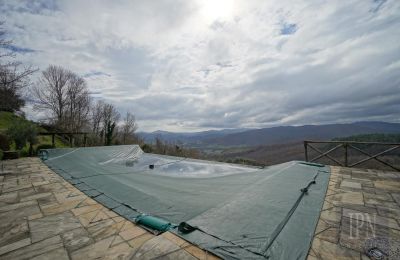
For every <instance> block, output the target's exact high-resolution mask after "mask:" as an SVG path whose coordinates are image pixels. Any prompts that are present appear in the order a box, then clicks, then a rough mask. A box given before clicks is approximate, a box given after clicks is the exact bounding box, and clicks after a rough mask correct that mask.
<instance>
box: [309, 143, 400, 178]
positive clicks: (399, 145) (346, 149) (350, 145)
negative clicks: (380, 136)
mask: <svg viewBox="0 0 400 260" xmlns="http://www.w3.org/2000/svg"><path fill="white" fill-rule="evenodd" d="M315 144H334V145H335V146H334V147H333V148H330V149H329V150H327V151H321V149H319V148H317V147H315ZM355 145H379V146H383V145H384V146H391V147H390V148H388V149H386V150H384V151H382V152H378V153H375V154H370V153H369V152H366V151H364V150H362V149H361V148H359V147H356V146H355ZM341 147H343V148H344V155H343V159H344V163H342V162H341V161H339V160H338V159H337V158H334V157H332V156H331V155H330V154H332V152H334V151H336V150H338V149H339V148H341ZM309 148H310V150H313V151H314V152H316V153H317V154H318V155H317V156H316V157H314V158H312V159H309ZM398 148H400V143H380V142H353V141H304V153H305V159H306V161H307V162H315V161H317V160H318V159H321V158H323V157H326V158H328V159H330V160H331V161H333V162H335V163H336V164H338V165H339V166H343V167H354V166H357V165H360V164H362V163H365V162H367V161H370V160H376V161H378V162H380V163H382V164H384V165H386V166H388V167H390V168H392V169H394V170H396V171H400V168H398V167H396V166H394V165H392V164H390V163H388V162H385V161H383V160H381V159H380V158H378V157H380V156H383V155H385V154H387V153H389V152H391V151H394V150H396V149H398ZM350 149H354V150H356V151H358V152H359V153H361V154H362V155H364V156H367V158H364V159H362V160H359V161H357V162H355V163H349V150H350Z"/></svg>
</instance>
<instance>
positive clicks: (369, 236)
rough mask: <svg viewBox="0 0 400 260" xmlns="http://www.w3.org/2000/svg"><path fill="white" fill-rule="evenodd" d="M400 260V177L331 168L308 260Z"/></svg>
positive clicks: (364, 170) (399, 174) (390, 174)
mask: <svg viewBox="0 0 400 260" xmlns="http://www.w3.org/2000/svg"><path fill="white" fill-rule="evenodd" d="M374 247H377V248H378V249H379V250H380V251H381V253H383V255H382V257H383V258H382V259H400V173H399V172H384V171H377V170H370V169H353V168H343V167H333V166H332V167H331V177H330V182H329V187H328V191H327V194H326V197H325V202H324V205H323V210H322V212H321V214H320V219H319V222H318V225H317V228H316V231H315V234H314V240H313V243H312V246H311V249H310V251H309V256H308V259H370V258H369V257H368V256H366V254H365V252H366V251H368V250H369V249H370V248H374Z"/></svg>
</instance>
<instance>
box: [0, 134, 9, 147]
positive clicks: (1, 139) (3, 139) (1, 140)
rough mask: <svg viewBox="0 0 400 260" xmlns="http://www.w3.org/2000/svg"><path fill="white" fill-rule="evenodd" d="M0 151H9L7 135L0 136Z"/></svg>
mask: <svg viewBox="0 0 400 260" xmlns="http://www.w3.org/2000/svg"><path fill="white" fill-rule="evenodd" d="M0 149H1V150H3V151H8V150H10V139H9V138H8V136H7V135H4V134H0Z"/></svg>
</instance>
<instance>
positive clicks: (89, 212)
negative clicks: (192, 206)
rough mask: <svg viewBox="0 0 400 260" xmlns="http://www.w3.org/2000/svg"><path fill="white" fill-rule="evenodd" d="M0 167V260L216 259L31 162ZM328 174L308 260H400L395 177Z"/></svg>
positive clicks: (399, 178) (399, 181)
mask: <svg viewBox="0 0 400 260" xmlns="http://www.w3.org/2000/svg"><path fill="white" fill-rule="evenodd" d="M3 164H4V169H2V171H0V174H1V175H0V220H1V221H0V259H85V260H89V259H115V258H118V259H188V260H190V259H217V258H216V257H215V256H213V255H212V254H210V253H208V252H206V251H203V250H201V249H199V248H197V247H195V246H193V245H191V244H189V243H187V242H186V241H184V240H182V239H180V238H179V237H177V236H175V235H174V234H172V233H170V232H166V233H164V234H162V235H159V236H154V235H153V234H151V233H149V232H147V231H146V230H144V229H142V228H141V227H139V226H136V225H135V224H133V223H132V222H130V221H127V220H125V219H124V218H122V217H120V216H118V215H116V214H115V213H114V212H112V211H110V210H108V209H106V208H105V207H103V206H102V205H100V204H98V203H97V202H96V201H94V200H92V199H91V198H89V197H87V196H86V195H85V194H83V193H82V192H80V191H79V190H77V189H76V188H75V187H73V186H72V185H70V184H69V183H68V182H66V181H64V180H63V179H62V178H61V177H59V176H58V175H57V174H55V173H54V172H52V171H51V170H49V169H48V168H47V166H46V165H44V164H43V163H41V162H40V160H39V159H37V158H25V159H19V160H12V161H5V162H3ZM331 171H332V173H331V178H330V182H329V187H328V191H327V194H326V197H325V202H324V205H323V210H322V212H321V214H320V219H319V222H318V225H317V228H316V231H315V235H314V240H313V243H312V246H311V248H310V251H309V256H308V259H369V258H368V257H367V256H366V255H365V254H364V251H365V249H366V248H371V247H378V248H380V249H381V250H382V251H383V252H384V253H385V254H386V255H387V258H388V259H400V253H399V250H400V244H399V243H400V242H399V241H400V226H399V225H400V223H399V220H400V173H394V172H384V171H375V170H361V169H351V168H341V167H331ZM396 250H397V251H396Z"/></svg>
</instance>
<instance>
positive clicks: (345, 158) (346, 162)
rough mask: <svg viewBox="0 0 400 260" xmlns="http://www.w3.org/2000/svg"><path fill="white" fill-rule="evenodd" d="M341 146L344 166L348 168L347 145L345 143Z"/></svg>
mask: <svg viewBox="0 0 400 260" xmlns="http://www.w3.org/2000/svg"><path fill="white" fill-rule="evenodd" d="M343 146H344V166H346V167H347V166H348V165H349V162H348V154H347V153H348V145H347V143H343Z"/></svg>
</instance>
